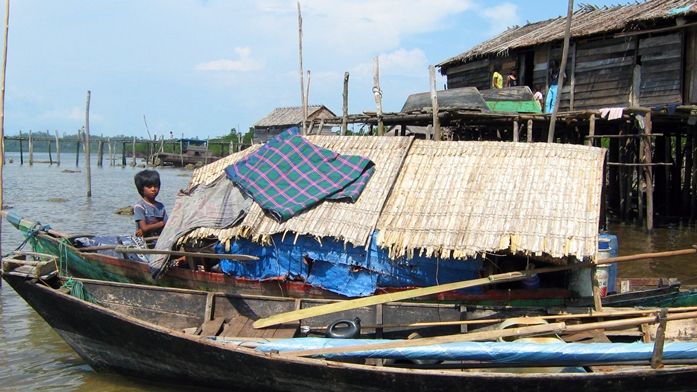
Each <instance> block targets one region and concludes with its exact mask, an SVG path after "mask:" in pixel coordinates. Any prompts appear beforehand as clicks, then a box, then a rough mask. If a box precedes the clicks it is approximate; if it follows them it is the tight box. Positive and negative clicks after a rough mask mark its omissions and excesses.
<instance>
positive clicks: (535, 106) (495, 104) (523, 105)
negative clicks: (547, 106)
mask: <svg viewBox="0 0 697 392" xmlns="http://www.w3.org/2000/svg"><path fill="white" fill-rule="evenodd" d="M486 105H487V106H488V107H489V110H491V111H492V112H505V113H542V108H541V107H540V103H539V102H537V101H486Z"/></svg>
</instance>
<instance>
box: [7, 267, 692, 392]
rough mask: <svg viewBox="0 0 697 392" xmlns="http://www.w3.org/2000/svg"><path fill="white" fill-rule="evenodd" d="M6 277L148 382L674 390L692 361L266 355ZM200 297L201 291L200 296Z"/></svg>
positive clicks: (41, 308)
mask: <svg viewBox="0 0 697 392" xmlns="http://www.w3.org/2000/svg"><path fill="white" fill-rule="evenodd" d="M4 278H5V280H6V281H7V282H8V283H9V284H10V285H11V286H12V287H13V288H14V290H15V291H16V292H17V293H18V294H19V295H20V296H22V298H24V299H25V300H26V301H27V302H28V303H29V305H30V306H31V307H32V308H34V309H35V310H36V311H37V312H38V313H39V314H40V315H41V316H42V317H43V318H44V319H45V320H46V321H47V322H48V324H50V325H51V327H53V328H54V329H55V330H56V332H58V334H59V335H60V336H61V337H62V338H63V339H65V341H66V342H67V343H68V344H69V345H70V346H71V347H72V348H73V349H74V350H75V351H76V352H77V353H78V354H79V355H80V356H81V357H82V358H83V359H84V360H85V361H86V362H87V363H88V364H89V365H90V366H92V367H93V368H94V369H96V370H101V371H104V370H107V371H113V372H117V373H120V374H123V375H126V376H133V377H139V378H144V379H147V380H149V381H158V382H166V383H176V384H179V385H192V386H209V387H220V388H227V389H234V390H254V391H303V392H307V391H308V390H313V391H352V392H353V391H376V392H377V391H405V390H410V391H429V392H433V391H448V392H453V391H463V392H464V391H467V392H476V391H482V392H484V391H486V392H490V391H491V390H499V389H501V388H505V389H506V390H508V391H545V390H546V391H551V390H565V391H566V392H572V391H584V392H588V391H603V392H607V391H626V390H632V391H655V390H662V391H678V390H689V389H690V388H691V387H692V386H694V385H696V383H697V367H696V366H681V367H670V368H665V369H658V370H652V369H650V368H640V369H637V370H629V371H624V372H615V373H586V374H544V373H533V374H514V373H485V372H481V371H474V372H463V371H437V370H419V369H399V368H389V367H377V366H367V365H358V364H351V363H340V362H332V361H325V360H318V359H305V358H285V357H279V356H277V355H265V354H262V353H258V352H256V351H254V350H251V349H246V348H233V347H230V346H223V345H221V344H220V343H216V342H214V341H211V340H208V339H206V338H201V337H198V336H189V335H185V334H183V333H179V332H174V331H172V330H169V329H166V328H163V327H158V326H157V325H155V324H151V323H147V322H143V321H138V320H134V319H133V318H132V317H128V316H125V315H124V314H122V313H119V312H116V311H114V310H110V309H106V308H103V307H100V306H98V305H94V304H90V303H88V302H86V301H83V300H80V299H77V298H75V297H71V296H69V295H67V294H64V293H62V292H60V291H58V290H55V289H52V288H49V287H46V286H44V285H41V284H39V283H36V281H34V280H31V279H27V278H25V277H22V276H17V275H13V274H6V275H5V276H4ZM204 298H205V295H204Z"/></svg>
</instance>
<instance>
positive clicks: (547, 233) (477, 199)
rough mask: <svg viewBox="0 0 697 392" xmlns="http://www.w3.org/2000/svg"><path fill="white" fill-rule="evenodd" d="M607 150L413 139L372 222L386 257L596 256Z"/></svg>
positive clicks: (544, 144) (536, 144) (553, 145)
mask: <svg viewBox="0 0 697 392" xmlns="http://www.w3.org/2000/svg"><path fill="white" fill-rule="evenodd" d="M604 156H605V150H604V149H601V148H594V147H587V146H578V145H569V144H548V143H510V142H434V141H429V140H415V141H414V143H413V145H412V147H411V149H410V150H409V154H408V155H407V159H406V161H405V162H404V167H403V168H402V170H401V172H400V175H399V178H398V179H397V182H396V184H395V185H394V189H393V191H392V194H391V196H390V198H389V199H388V200H387V203H386V205H385V208H384V210H383V212H382V214H381V216H380V220H379V221H378V225H377V229H378V230H379V232H380V234H379V235H378V245H379V246H382V247H385V248H389V250H390V254H391V256H393V257H399V256H402V255H406V256H411V255H412V254H413V252H414V251H415V250H416V253H419V254H422V255H425V256H443V257H447V256H453V257H456V258H464V257H467V256H471V255H475V254H478V253H482V252H495V251H498V250H506V249H510V250H511V251H512V252H514V253H515V252H522V253H525V254H535V255H542V254H545V253H546V254H548V255H551V256H552V257H563V256H567V255H576V256H577V257H578V256H580V257H585V256H589V257H591V256H594V255H595V252H596V249H597V236H598V221H599V211H600V191H601V186H602V173H603V160H604Z"/></svg>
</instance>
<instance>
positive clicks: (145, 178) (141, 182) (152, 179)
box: [133, 170, 160, 196]
mask: <svg viewBox="0 0 697 392" xmlns="http://www.w3.org/2000/svg"><path fill="white" fill-rule="evenodd" d="M133 179H134V180H135V182H136V189H138V193H140V195H141V196H143V188H145V187H146V186H148V185H157V186H158V187H159V186H160V173H158V172H157V171H155V170H141V171H139V172H138V173H136V175H135V177H134V178H133Z"/></svg>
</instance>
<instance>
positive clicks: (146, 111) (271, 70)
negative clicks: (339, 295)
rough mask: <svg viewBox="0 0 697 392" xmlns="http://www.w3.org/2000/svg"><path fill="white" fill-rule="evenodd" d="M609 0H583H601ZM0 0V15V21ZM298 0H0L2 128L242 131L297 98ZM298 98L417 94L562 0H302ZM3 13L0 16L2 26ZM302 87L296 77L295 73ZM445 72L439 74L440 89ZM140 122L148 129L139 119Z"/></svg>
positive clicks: (359, 106)
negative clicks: (434, 73) (449, 62)
mask: <svg viewBox="0 0 697 392" xmlns="http://www.w3.org/2000/svg"><path fill="white" fill-rule="evenodd" d="M618 2H619V1H618V0H613V1H605V0H596V1H593V0H589V1H586V2H585V3H590V4H595V5H599V6H604V5H611V4H617V3H618ZM4 4H5V2H4V1H3V2H2V11H1V15H2V17H3V20H4V16H5V11H4V9H5V7H4ZM297 7H298V2H297V1H296V0H258V1H252V0H249V1H247V0H239V1H238V0H61V1H53V0H10V22H9V43H8V54H7V74H6V95H5V135H16V134H18V133H19V131H22V132H25V133H26V132H28V131H30V130H31V131H34V132H37V131H47V130H48V131H51V132H54V131H58V132H59V133H60V134H74V133H75V132H76V131H77V130H78V129H80V128H81V127H82V126H84V124H85V108H86V98H87V91H88V90H89V91H90V92H91V99H90V112H89V113H90V124H89V126H90V133H91V134H92V135H103V136H116V135H126V136H136V137H152V136H154V135H158V138H159V136H161V135H165V136H167V137H168V136H169V133H170V132H172V133H173V134H174V135H175V137H179V136H182V135H183V136H184V137H198V138H201V139H205V138H209V137H211V138H212V137H216V136H223V135H227V134H228V133H229V132H230V130H231V129H232V128H235V129H238V130H243V131H246V130H247V129H248V128H249V127H250V126H253V124H254V123H255V122H256V121H258V120H260V119H261V118H263V117H264V116H266V115H267V114H268V113H270V112H271V111H272V110H273V109H274V108H276V107H284V106H299V105H300V76H299V73H300V71H299V61H298V14H297ZM300 7H301V12H302V21H303V22H302V23H303V24H302V26H303V67H304V69H305V71H306V72H307V71H308V70H309V71H310V73H311V76H310V86H309V91H310V92H309V99H308V101H309V104H314V105H320V104H321V105H325V106H327V107H328V108H329V109H330V110H332V111H333V112H334V113H335V114H337V115H341V112H342V91H343V76H344V72H349V74H350V79H349V113H352V114H354V113H361V112H363V111H375V100H374V97H373V93H372V86H373V61H374V60H373V59H374V57H376V56H378V58H379V63H380V85H381V90H382V92H383V110H384V111H385V112H397V111H399V110H400V109H401V107H402V105H403V103H404V101H405V100H406V98H407V96H408V95H410V94H413V93H417V92H425V91H428V90H429V75H428V67H429V65H432V64H438V63H440V62H442V61H444V60H446V59H448V58H450V57H452V56H455V55H458V54H460V53H462V52H464V51H466V50H468V49H469V48H471V47H473V46H475V45H477V44H479V43H481V42H482V41H485V40H487V39H490V38H492V37H494V36H495V35H497V34H498V33H500V32H502V31H504V30H505V29H506V28H508V27H511V26H514V25H524V24H525V23H527V22H528V21H529V22H535V21H539V20H545V19H549V18H554V17H558V16H564V15H566V9H567V1H563V0H547V1H541V0H510V1H485V0H302V1H301V2H300ZM0 23H1V22H0ZM305 83H307V79H306V80H305ZM444 83H445V81H444V79H443V78H442V77H440V76H439V79H438V86H439V88H443V86H444ZM146 124H147V125H146Z"/></svg>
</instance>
